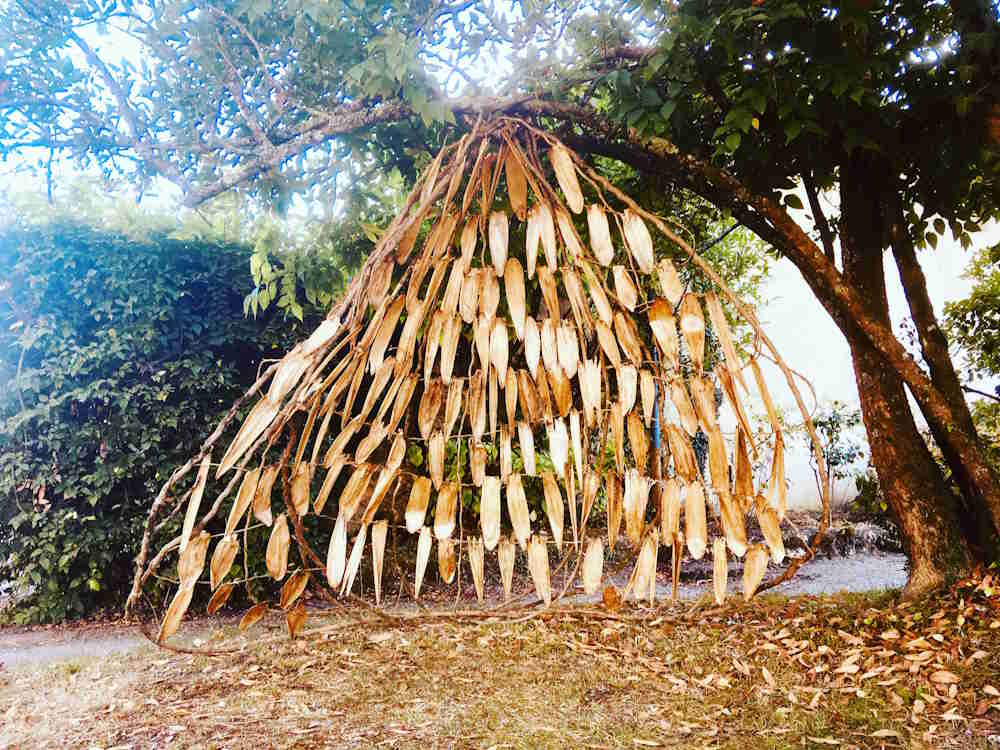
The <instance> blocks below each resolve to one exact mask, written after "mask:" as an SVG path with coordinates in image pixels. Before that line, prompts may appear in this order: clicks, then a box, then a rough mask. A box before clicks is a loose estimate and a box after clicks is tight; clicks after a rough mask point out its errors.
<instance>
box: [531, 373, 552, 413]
mask: <svg viewBox="0 0 1000 750" xmlns="http://www.w3.org/2000/svg"><path fill="white" fill-rule="evenodd" d="M535 382H536V383H537V384H538V408H539V410H540V411H541V414H542V421H543V422H545V424H549V423H550V422H551V421H552V394H551V389H550V388H549V378H548V376H547V375H546V374H545V368H543V367H539V368H538V377H537V378H536V379H535Z"/></svg>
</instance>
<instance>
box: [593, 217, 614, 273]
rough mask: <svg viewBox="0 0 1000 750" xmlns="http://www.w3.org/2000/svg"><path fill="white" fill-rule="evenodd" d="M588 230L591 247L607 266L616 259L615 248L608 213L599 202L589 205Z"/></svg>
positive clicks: (598, 258) (595, 255)
mask: <svg viewBox="0 0 1000 750" xmlns="http://www.w3.org/2000/svg"><path fill="white" fill-rule="evenodd" d="M587 230H588V231H589V232H590V247H591V249H592V250H593V251H594V257H595V258H597V262H598V263H600V264H601V265H602V266H605V267H606V266H609V265H611V261H613V260H614V259H615V248H614V245H613V244H612V242H611V229H610V227H609V226H608V215H607V214H606V213H605V212H604V209H603V208H602V207H601V206H600V205H599V204H597V203H591V204H590V205H589V206H587Z"/></svg>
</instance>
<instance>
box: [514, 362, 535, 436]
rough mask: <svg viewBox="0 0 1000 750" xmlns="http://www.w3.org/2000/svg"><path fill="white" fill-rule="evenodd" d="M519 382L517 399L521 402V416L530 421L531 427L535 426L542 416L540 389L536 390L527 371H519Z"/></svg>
mask: <svg viewBox="0 0 1000 750" xmlns="http://www.w3.org/2000/svg"><path fill="white" fill-rule="evenodd" d="M517 382H518V386H517V397H518V399H519V400H520V402H521V415H522V416H523V417H524V418H525V419H526V420H527V421H528V423H529V425H532V424H535V423H536V422H537V421H538V418H539V416H540V414H541V408H540V404H539V402H538V389H537V388H535V384H534V382H533V381H532V379H531V376H530V375H529V374H528V371H527V370H519V371H518V373H517Z"/></svg>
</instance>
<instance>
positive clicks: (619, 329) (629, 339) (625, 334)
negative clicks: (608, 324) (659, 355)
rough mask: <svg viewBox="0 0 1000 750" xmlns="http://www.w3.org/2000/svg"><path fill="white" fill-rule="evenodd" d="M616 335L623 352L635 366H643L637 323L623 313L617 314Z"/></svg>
mask: <svg viewBox="0 0 1000 750" xmlns="http://www.w3.org/2000/svg"><path fill="white" fill-rule="evenodd" d="M615 333H616V334H618V343H619V344H621V347H622V350H623V351H624V352H625V354H626V355H627V356H628V358H629V359H630V360H632V362H633V363H634V364H635V365H638V366H641V365H642V343H641V342H640V340H639V332H638V330H637V329H636V327H635V323H633V322H632V320H631V319H630V318H626V317H625V316H624V315H623V314H622V313H621V312H617V313H615Z"/></svg>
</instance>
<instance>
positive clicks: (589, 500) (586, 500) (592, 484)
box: [580, 467, 601, 528]
mask: <svg viewBox="0 0 1000 750" xmlns="http://www.w3.org/2000/svg"><path fill="white" fill-rule="evenodd" d="M600 489H601V476H600V475H599V474H598V473H597V472H596V471H594V470H593V469H592V468H589V467H588V468H587V473H586V476H585V477H584V478H583V513H582V514H581V516H580V525H581V526H582V527H584V528H586V526H587V521H588V520H589V518H590V511H592V510H593V509H594V503H595V502H596V500H597V493H598V491H599V490H600Z"/></svg>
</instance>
